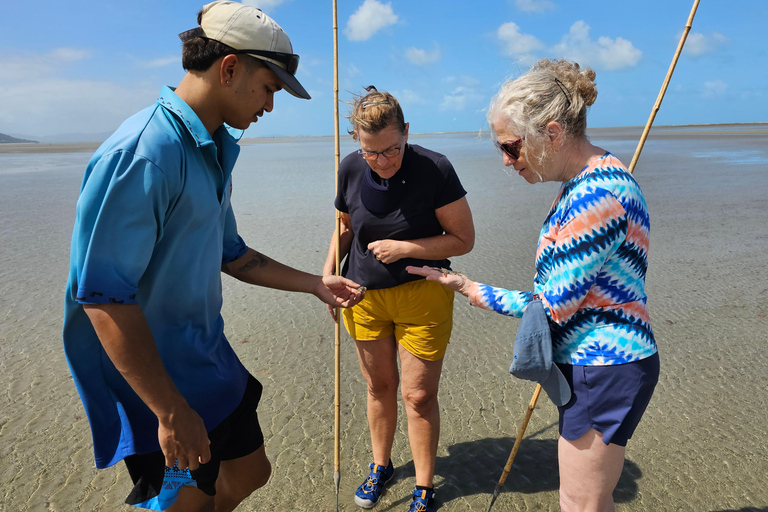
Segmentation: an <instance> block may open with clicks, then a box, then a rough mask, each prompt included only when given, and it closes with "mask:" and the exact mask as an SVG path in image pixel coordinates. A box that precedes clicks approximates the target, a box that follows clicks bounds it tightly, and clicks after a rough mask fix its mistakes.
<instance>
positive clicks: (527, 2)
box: [515, 0, 555, 12]
mask: <svg viewBox="0 0 768 512" xmlns="http://www.w3.org/2000/svg"><path fill="white" fill-rule="evenodd" d="M515 7H517V8H518V9H519V10H521V11H523V12H547V11H551V10H552V9H554V8H555V4H554V3H553V2H550V1H549V0H515Z"/></svg>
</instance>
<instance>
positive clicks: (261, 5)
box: [243, 0, 286, 14]
mask: <svg viewBox="0 0 768 512" xmlns="http://www.w3.org/2000/svg"><path fill="white" fill-rule="evenodd" d="M285 1H286V0H243V4H245V5H250V6H251V7H256V8H258V9H261V10H262V11H264V12H266V13H267V14H269V12H270V11H271V10H272V9H274V8H275V7H277V6H278V5H280V4H282V3H284V2H285Z"/></svg>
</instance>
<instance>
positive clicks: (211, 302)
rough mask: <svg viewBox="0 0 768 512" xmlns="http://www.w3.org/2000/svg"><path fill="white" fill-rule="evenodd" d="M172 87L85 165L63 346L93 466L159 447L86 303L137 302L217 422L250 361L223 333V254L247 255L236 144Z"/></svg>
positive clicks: (172, 363)
mask: <svg viewBox="0 0 768 512" xmlns="http://www.w3.org/2000/svg"><path fill="white" fill-rule="evenodd" d="M239 150H240V149H239V146H238V145H237V141H236V140H235V139H234V138H233V137H232V136H231V135H230V134H229V133H228V131H227V130H226V129H225V127H223V126H222V127H220V128H219V129H218V130H217V131H216V132H215V133H214V135H213V137H211V135H210V134H209V133H208V132H207V130H206V129H205V127H204V126H203V124H202V122H201V121H200V119H199V118H198V117H197V115H196V114H195V112H194V111H193V110H192V109H191V108H190V107H189V106H188V105H187V104H186V103H184V101H183V100H182V99H181V98H179V97H178V96H177V95H176V94H175V93H174V92H173V90H172V89H170V88H168V87H164V88H163V90H162V92H161V94H160V98H159V99H158V101H157V103H156V104H155V105H154V106H152V107H149V108H147V109H145V110H143V111H141V112H139V113H138V114H136V115H134V116H133V117H131V118H130V119H128V120H127V121H125V122H124V123H123V124H122V126H120V128H118V130H117V131H116V132H115V133H114V134H113V135H112V136H111V137H110V138H109V139H108V140H107V141H106V142H104V144H103V145H102V146H101V147H100V148H99V149H98V150H97V151H96V153H95V154H94V156H93V158H91V161H90V162H89V164H88V167H87V168H86V171H85V177H84V179H83V183H82V187H81V190H80V197H79V199H78V201H77V217H76V220H75V228H74V232H73V235H72V246H71V253H70V272H69V281H68V283H67V293H66V301H65V318H64V330H63V337H64V351H65V353H66V356H67V362H68V363H69V366H70V370H71V371H72V375H73V377H74V381H75V385H76V386H77V390H78V392H79V394H80V397H81V398H82V401H83V404H84V406H85V411H86V413H87V415H88V420H89V422H90V425H91V431H92V434H93V444H94V452H95V459H96V466H97V467H99V468H102V467H107V466H110V465H112V464H114V463H116V462H118V461H120V460H121V459H123V458H124V457H126V456H128V455H131V454H134V453H147V452H151V451H157V450H159V449H160V446H159V444H158V440H157V427H158V422H157V418H156V417H155V415H154V414H153V413H152V412H151V411H150V410H149V408H148V407H147V406H146V405H145V404H144V403H143V402H142V401H141V400H140V399H139V397H138V396H137V395H136V394H135V393H134V392H133V390H132V389H131V388H130V386H129V385H128V383H127V382H126V381H125V379H123V377H122V376H121V375H120V373H119V372H118V371H117V369H116V368H115V367H114V365H113V364H112V362H111V361H110V359H109V358H108V357H107V355H106V353H105V352H104V349H103V348H102V346H101V343H100V342H99V339H98V337H97V336H96V333H95V332H94V329H93V326H92V325H91V322H90V321H89V319H88V317H87V316H86V315H85V312H84V311H83V306H82V305H83V304H106V303H116V304H138V305H139V306H141V309H142V310H143V312H144V314H145V315H146V317H147V321H148V322H149V327H150V329H151V330H152V334H153V336H154V339H155V342H156V344H157V348H158V350H159V351H160V356H161V358H162V360H163V363H164V365H165V368H166V370H167V371H168V373H169V374H170V376H171V378H172V379H173V381H174V382H175V384H176V386H177V387H178V388H179V391H180V392H181V393H182V394H183V395H184V397H185V399H186V400H187V402H188V403H189V405H190V406H191V407H192V408H193V409H194V410H195V411H196V412H197V413H198V414H199V415H200V416H201V417H202V419H203V421H204V422H205V425H206V428H207V429H208V430H209V431H210V430H211V429H213V428H214V427H216V426H217V425H218V424H219V423H220V422H221V421H222V420H223V419H224V418H226V417H227V416H228V415H229V414H230V413H231V412H232V411H233V410H234V409H235V407H236V406H237V404H238V403H239V402H240V400H241V399H242V397H243V393H244V391H245V384H246V381H247V378H248V372H247V370H246V369H245V368H244V367H243V365H242V364H241V363H240V361H239V360H238V358H237V356H236V355H235V353H234V351H233V350H232V347H231V346H230V345H229V342H228V341H227V339H226V337H225V336H224V322H223V320H222V317H221V304H222V293H221V265H222V263H228V262H230V261H233V260H235V259H237V258H239V257H240V256H242V255H243V254H245V252H246V250H247V247H246V245H245V243H244V242H243V240H242V239H241V238H240V236H238V234H237V226H236V224H235V216H234V214H233V212H232V206H231V205H230V195H231V172H232V168H233V167H234V164H235V161H236V160H237V156H238V153H239Z"/></svg>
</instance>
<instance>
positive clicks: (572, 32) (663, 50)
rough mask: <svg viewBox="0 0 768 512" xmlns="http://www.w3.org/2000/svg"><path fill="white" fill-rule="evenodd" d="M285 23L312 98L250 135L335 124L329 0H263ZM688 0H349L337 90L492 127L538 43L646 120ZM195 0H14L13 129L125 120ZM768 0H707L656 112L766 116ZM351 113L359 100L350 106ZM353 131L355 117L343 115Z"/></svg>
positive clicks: (176, 61) (285, 100) (9, 64)
mask: <svg viewBox="0 0 768 512" xmlns="http://www.w3.org/2000/svg"><path fill="white" fill-rule="evenodd" d="M246 3H250V4H252V5H256V6H258V7H260V8H262V10H264V11H265V12H266V13H268V14H269V15H271V16H272V17H273V18H274V19H275V20H276V21H277V22H278V23H279V24H280V25H281V26H282V27H283V28H284V29H285V31H286V32H287V33H288V35H289V36H290V37H291V40H292V42H293V45H294V50H295V51H296V52H297V53H299V54H300V55H301V65H300V67H299V72H298V77H299V79H300V80H301V82H302V83H303V84H304V86H305V87H306V88H307V90H308V91H309V92H310V94H311V95H312V96H313V99H312V100H310V101H305V100H299V99H296V98H294V97H292V96H290V95H288V94H287V93H285V92H282V93H279V94H278V96H277V97H276V101H275V103H276V105H275V109H274V111H273V112H272V113H271V114H267V115H266V116H265V117H264V118H263V119H262V120H260V121H259V123H258V124H257V125H253V126H252V127H251V128H250V129H249V130H248V132H247V133H246V136H248V137H272V136H300V135H332V134H333V33H332V2H331V0H264V1H261V2H259V1H256V2H251V1H247V2H246ZM692 3H693V2H692V0H691V1H687V0H686V1H683V0H674V1H672V0H644V1H622V0H613V1H604V0H582V1H580V2H574V1H573V0H475V1H473V2H467V1H461V2H459V1H454V0H390V1H384V0H338V24H339V57H340V62H339V79H340V98H341V100H342V101H345V100H349V99H350V98H351V94H352V93H359V92H361V91H362V87H363V86H365V85H369V84H374V85H376V86H377V87H378V88H379V89H380V90H388V91H390V92H392V93H393V94H395V95H396V96H397V97H398V99H400V101H401V103H402V105H403V108H404V111H405V116H406V120H407V121H409V122H410V123H411V131H412V132H444V131H477V130H480V129H485V128H487V126H486V124H485V108H486V106H487V105H488V102H489V100H490V98H491V97H492V96H493V94H494V93H495V92H496V91H497V90H498V88H499V86H500V85H501V83H502V82H503V81H504V80H505V79H507V78H509V77H514V76H517V75H519V74H521V73H522V72H524V71H525V70H526V69H527V68H528V67H529V66H530V64H531V63H533V62H534V61H535V60H536V59H537V58H541V57H556V58H563V57H565V58H570V59H572V60H576V61H578V62H579V63H581V64H582V65H588V66H590V67H593V68H594V69H595V70H596V72H597V86H598V99H597V102H596V103H595V105H594V106H593V107H592V110H591V112H590V115H589V125H590V126H594V127H598V126H641V125H644V124H645V122H646V120H647V119H648V116H649V114H650V111H651V108H652V106H653V104H654V102H655V100H656V96H657V95H658V92H659V89H660V87H661V84H662V81H663V79H664V76H665V74H666V72H667V69H668V67H669V64H670V62H671V60H672V56H673V55H674V52H675V49H676V47H677V44H678V41H679V39H680V35H681V34H682V31H683V28H684V26H685V22H686V20H687V19H688V15H689V13H690V10H691V6H692ZM201 6H202V3H197V2H190V1H179V0H170V1H152V2H150V1H147V0H132V1H130V2H103V1H101V2H98V1H92V0H71V1H69V2H59V1H53V0H42V1H37V2H25V1H12V2H11V1H9V2H4V5H3V7H2V11H1V12H2V17H0V132H2V133H6V134H12V135H25V136H30V137H33V138H35V137H38V138H45V137H51V136H54V138H56V137H57V136H60V135H61V134H73V133H74V134H93V133H103V132H109V131H112V130H114V129H115V128H116V127H117V126H118V125H119V124H120V122H122V120H123V119H125V118H126V117H128V116H130V115H131V114H133V113H135V112H137V111H139V110H141V109H142V108H144V107H145V106H147V105H150V104H152V103H153V102H154V101H155V99H156V97H157V95H158V93H159V91H160V87H161V86H162V85H176V84H177V83H178V82H179V80H180V79H181V78H182V76H183V73H184V72H183V70H182V68H181V64H180V48H181V43H180V41H179V39H178V38H177V34H178V33H179V32H182V31H184V30H187V29H190V28H193V27H194V26H196V14H197V11H198V10H199V9H200V7H201ZM767 21H768V1H766V0H731V1H725V0H702V1H701V4H700V5H699V9H698V12H697V14H696V18H695V20H694V23H693V29H692V31H691V34H690V36H689V38H688V42H687V43H686V50H685V51H684V53H683V56H682V57H681V59H680V61H679V63H678V65H677V69H676V71H675V74H674V76H673V78H672V82H671V84H670V87H669V90H668V91H667V95H666V97H665V99H664V103H663V104H662V107H661V110H660V112H659V114H658V115H657V117H656V124H657V125H659V124H699V123H743V122H768V44H766V43H765V38H764V37H763V35H764V31H765V30H766V26H765V25H766V22H767ZM341 110H342V113H346V111H347V107H346V105H342V108H341ZM341 126H342V130H344V129H346V127H347V123H346V120H344V119H342V124H341Z"/></svg>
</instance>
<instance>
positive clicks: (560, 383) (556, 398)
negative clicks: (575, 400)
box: [539, 363, 571, 407]
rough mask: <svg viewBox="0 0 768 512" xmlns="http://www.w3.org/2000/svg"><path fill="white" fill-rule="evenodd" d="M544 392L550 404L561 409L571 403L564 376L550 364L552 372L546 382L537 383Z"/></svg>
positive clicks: (569, 387)
mask: <svg viewBox="0 0 768 512" xmlns="http://www.w3.org/2000/svg"><path fill="white" fill-rule="evenodd" d="M539 384H541V387H542V388H543V389H544V391H546V392H547V395H549V399H550V400H552V403H554V404H555V405H557V406H558V407H562V406H563V405H565V404H567V403H568V402H570V401H571V386H570V385H569V384H568V381H567V380H566V379H565V375H563V372H561V371H560V368H558V367H557V365H556V364H555V363H552V370H551V371H550V372H549V377H547V379H546V380H543V381H541V382H539Z"/></svg>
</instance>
